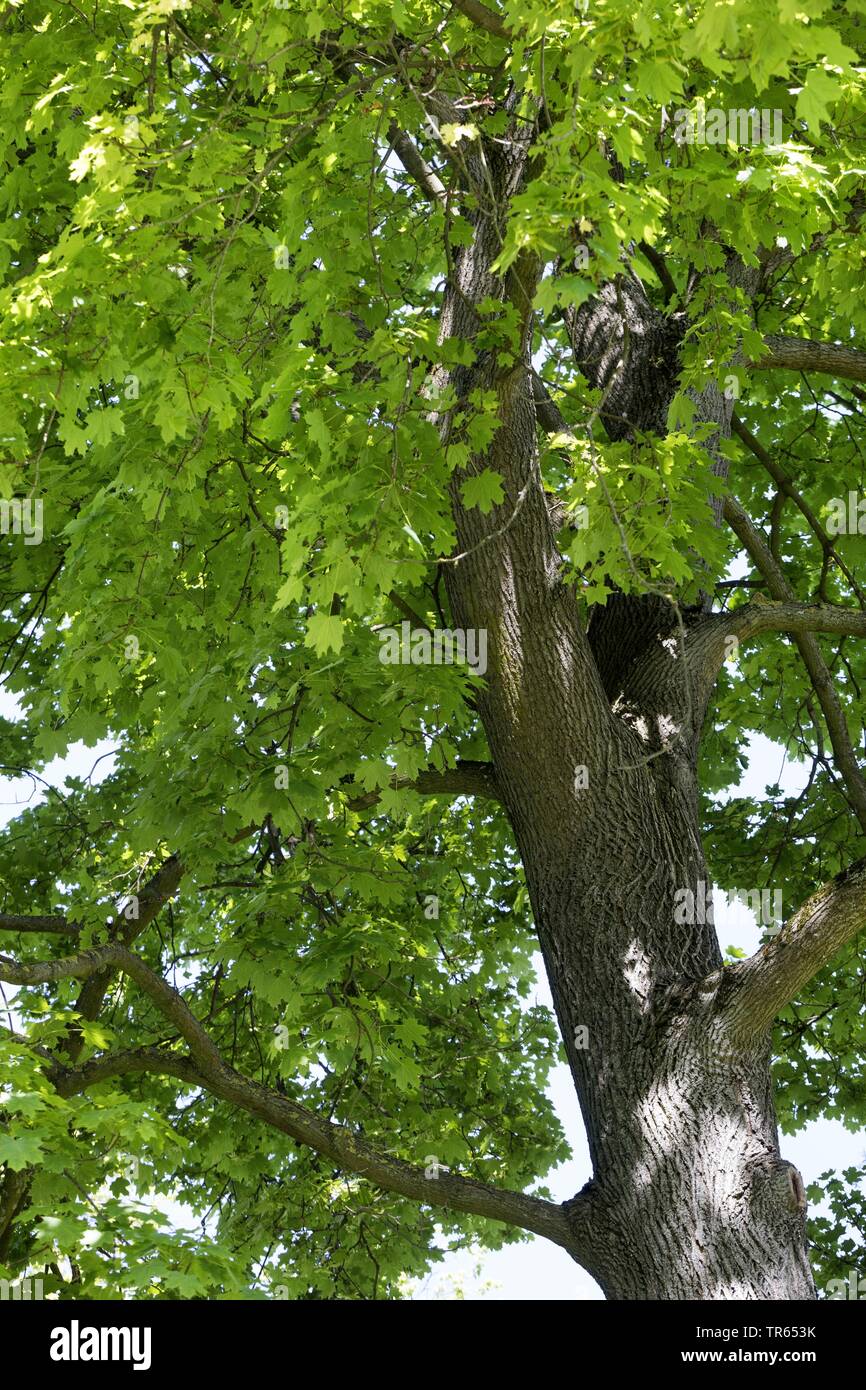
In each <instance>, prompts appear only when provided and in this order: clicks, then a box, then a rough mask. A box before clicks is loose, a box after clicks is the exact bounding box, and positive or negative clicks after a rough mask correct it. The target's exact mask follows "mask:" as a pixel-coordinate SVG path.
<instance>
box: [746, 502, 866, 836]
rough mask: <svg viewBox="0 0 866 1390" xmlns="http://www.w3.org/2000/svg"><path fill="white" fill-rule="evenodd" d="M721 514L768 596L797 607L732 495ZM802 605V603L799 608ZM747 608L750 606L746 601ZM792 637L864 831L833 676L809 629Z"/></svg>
mask: <svg viewBox="0 0 866 1390" xmlns="http://www.w3.org/2000/svg"><path fill="white" fill-rule="evenodd" d="M724 517H725V520H726V521H727V523H728V525H729V526H730V527H731V528H732V530H733V531H734V532H735V533H736V535H737V536H738V537H739V539H740V541H741V542H742V544H743V546H744V548H745V550H746V551H747V553H748V555H749V558H750V559H751V561H752V563H753V565H754V566H755V568H756V569H757V570H758V571H759V572H760V573H761V574H762V575H763V576H764V578H765V579H766V581H767V588H768V589H769V591H770V594H771V596H772V597H773V598H774V599H776V600H777V601H778V602H781V603H785V604H788V603H792V602H793V603H795V606H798V605H796V601H795V599H794V592H793V590H792V588H791V586H790V584H789V583H788V581H787V579H786V578H785V576H784V574H783V573H782V571H781V569H780V568H779V566H778V565H777V564H776V561H775V560H774V558H773V556H772V554H771V553H770V548H769V546H768V545H767V542H766V541H765V540H764V537H763V536H762V535H761V533H760V531H759V530H758V529H757V527H756V526H754V525H753V524H752V522H751V520H750V519H749V517H748V516H747V515H746V513H745V512H744V511H743V508H742V507H741V506H740V504H739V502H737V501H736V499H735V498H733V497H726V498H725V502H724ZM805 606H806V605H803V607H805ZM749 607H752V605H751V604H750V605H749ZM852 616H853V615H852ZM792 636H793V640H794V643H795V645H796V647H797V649H798V651H799V653H800V655H801V656H802V658H803V664H804V665H805V667H806V670H807V671H808V673H809V679H810V681H811V682H812V687H813V689H814V691H815V694H816V695H817V697H818V700H819V702H820V705H821V709H822V710H823V712H824V718H825V720H826V721H827V731H828V733H829V735H830V742H831V744H832V746H833V757H834V761H835V764H836V767H837V768H838V770H839V773H840V775H841V777H842V779H843V781H844V783H845V788H846V792H847V795H848V799H849V801H850V804H851V806H852V808H853V810H854V812H855V814H856V816H857V819H858V820H859V822H860V825H861V827H862V828H863V830H864V831H866V780H864V777H863V773H862V771H861V769H860V765H859V763H858V761H857V756H856V754H855V752H854V748H853V745H852V743H851V735H850V734H849V732H848V724H847V721H846V719H845V712H844V710H843V709H842V706H841V704H840V703H839V697H838V695H837V694H836V690H835V688H834V685H833V678H832V676H831V675H830V671H829V669H828V667H827V663H826V661H825V660H824V657H823V656H822V654H821V649H820V647H819V646H818V643H817V641H816V640H815V637H814V636H813V634H812V632H811V631H808V630H803V629H800V630H799V631H793V632H792Z"/></svg>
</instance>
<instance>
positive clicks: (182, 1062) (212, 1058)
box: [0, 942, 580, 1259]
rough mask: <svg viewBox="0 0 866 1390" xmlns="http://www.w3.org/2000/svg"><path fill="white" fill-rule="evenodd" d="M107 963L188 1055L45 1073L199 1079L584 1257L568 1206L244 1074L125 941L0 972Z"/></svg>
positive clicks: (370, 1167)
mask: <svg viewBox="0 0 866 1390" xmlns="http://www.w3.org/2000/svg"><path fill="white" fill-rule="evenodd" d="M107 966H110V967H111V968H112V969H117V970H121V971H123V972H124V973H125V974H126V975H128V976H129V977H130V978H131V979H132V980H134V981H135V983H136V984H137V985H138V986H139V988H140V989H141V990H142V991H143V993H145V994H147V995H148V997H149V998H150V999H151V1001H152V1002H153V1003H154V1004H155V1005H156V1007H157V1008H158V1009H159V1010H160V1012H161V1013H162V1014H163V1016H164V1017H165V1018H167V1019H168V1020H169V1021H170V1022H171V1023H172V1024H173V1026H174V1027H175V1028H176V1030H177V1032H178V1033H179V1034H180V1035H181V1037H183V1038H184V1039H185V1040H186V1042H187V1044H188V1046H189V1050H190V1054H191V1056H190V1057H189V1058H185V1057H179V1056H177V1055H172V1054H171V1053H166V1052H163V1051H161V1050H160V1049H159V1048H144V1049H137V1050H136V1051H133V1052H127V1053H120V1054H115V1055H114V1056H113V1057H112V1056H111V1055H110V1054H109V1055H108V1056H106V1057H104V1058H98V1059H95V1060H94V1061H92V1062H88V1063H86V1064H85V1065H84V1066H83V1067H81V1068H78V1069H77V1070H75V1069H70V1068H66V1067H61V1066H60V1064H51V1065H50V1066H49V1075H51V1074H52V1071H53V1076H54V1078H55V1079H56V1082H57V1085H58V1087H59V1089H61V1091H62V1092H63V1093H65V1094H72V1093H74V1092H77V1091H80V1090H84V1089H85V1088H86V1087H88V1086H93V1085H96V1084H97V1083H98V1082H100V1081H105V1080H108V1079H109V1078H111V1077H113V1076H118V1075H121V1074H122V1073H123V1072H125V1071H130V1072H136V1071H149V1072H151V1071H152V1072H161V1073H164V1074H166V1075H171V1076H176V1077H178V1078H179V1079H180V1080H182V1081H184V1082H186V1083H187V1084H189V1085H195V1086H202V1087H204V1088H205V1089H206V1090H207V1091H209V1092H211V1093H212V1094H213V1095H215V1096H218V1097H219V1098H220V1099H222V1100H227V1101H229V1102H230V1103H231V1104H233V1105H237V1106H239V1107H240V1108H241V1109H242V1110H246V1111H247V1113H248V1114H251V1115H255V1116H256V1118H257V1119H260V1120H262V1121H264V1123H266V1124H269V1125H271V1126H272V1127H273V1128H275V1129H278V1130H280V1131H281V1132H282V1133H284V1134H288V1135H290V1136H291V1138H293V1139H295V1140H297V1141H298V1142H299V1143H301V1144H306V1145H307V1146H308V1147H309V1148H311V1149H314V1150H315V1152H316V1153H320V1154H323V1155H324V1156H325V1157H326V1158H328V1159H330V1160H331V1161H332V1162H334V1163H336V1164H338V1165H339V1166H340V1167H341V1168H343V1169H345V1170H347V1171H348V1172H351V1173H357V1174H358V1175H359V1176H360V1177H363V1178H365V1179H366V1180H367V1181H368V1182H372V1183H375V1184H376V1185H377V1186H379V1187H381V1188H383V1189H384V1190H385V1191H386V1192H396V1193H398V1194H399V1195H400V1196H403V1197H409V1198H411V1199H413V1200H415V1201H419V1202H425V1203H428V1204H430V1205H431V1206H441V1207H446V1208H447V1209H449V1210H451V1211H462V1212H468V1213H470V1214H471V1215H474V1216H483V1217H488V1218H489V1219H491V1220H494V1221H503V1222H505V1223H506V1224H508V1225H511V1226H519V1227H521V1228H522V1229H524V1230H527V1231H533V1232H534V1233H535V1234H536V1235H541V1236H545V1237H546V1238H547V1239H548V1240H552V1241H554V1242H555V1243H556V1244H557V1245H562V1246H563V1247H564V1248H565V1249H567V1250H568V1251H569V1253H571V1254H572V1255H573V1256H574V1258H575V1259H580V1252H579V1251H578V1250H576V1249H575V1242H576V1237H575V1234H574V1222H573V1220H572V1218H571V1217H570V1216H569V1215H567V1214H566V1212H565V1211H564V1210H563V1208H562V1207H560V1206H557V1205H556V1204H554V1203H553V1202H548V1201H544V1200H543V1199H541V1198H539V1197H530V1196H527V1195H526V1194H524V1193H520V1192H511V1191H505V1190H501V1189H499V1188H495V1187H491V1186H489V1185H488V1184H487V1183H483V1182H478V1181H476V1180H475V1179H473V1178H462V1177H458V1176H457V1175H456V1174H452V1173H448V1172H446V1171H444V1170H441V1171H440V1172H439V1174H438V1176H437V1177H435V1178H434V1177H427V1176H426V1175H425V1171H424V1169H423V1168H419V1167H416V1166H415V1165H413V1164H410V1163H406V1162H404V1161H403V1160H402V1159H399V1158H394V1157H392V1156H391V1155H389V1154H386V1153H382V1152H380V1151H379V1150H377V1149H375V1148H374V1147H373V1146H372V1145H370V1144H368V1143H367V1142H366V1140H364V1139H361V1138H360V1137H359V1136H357V1135H356V1134H354V1133H353V1132H352V1131H351V1130H350V1129H348V1128H346V1127H345V1126H344V1125H338V1124H333V1123H332V1122H331V1121H330V1120H325V1119H323V1118H322V1117H321V1116H319V1115H316V1114H315V1113H314V1112H313V1111H311V1110H307V1109H306V1108H305V1107H304V1106H301V1105H298V1104H297V1103H296V1102H295V1101H292V1100H290V1099H288V1097H286V1096H283V1095H281V1094H280V1093H279V1092H278V1091H275V1090H271V1089H270V1088H269V1087H267V1086H262V1085H260V1084H259V1083H258V1082H256V1081H252V1080H250V1079H249V1078H247V1077H245V1076H242V1075H241V1074H240V1073H239V1072H237V1071H235V1070H234V1068H233V1067H230V1066H229V1065H228V1064H227V1063H226V1062H224V1061H223V1058H222V1057H221V1055H220V1053H219V1050H218V1049H217V1047H216V1044H215V1043H214V1042H213V1040H212V1038H211V1037H210V1035H209V1034H208V1033H207V1031H206V1030H205V1029H204V1028H203V1027H202V1025H201V1023H200V1022H199V1020H198V1019H197V1018H196V1017H195V1015H194V1014H193V1013H192V1011H191V1010H190V1009H189V1007H188V1006H187V1004H186V1002H185V1000H184V999H183V996H182V995H181V994H180V993H179V992H178V991H177V990H175V989H173V988H172V987H171V986H170V985H169V984H167V983H166V981H165V980H163V979H162V978H161V977H160V976H159V975H157V974H156V973H155V972H154V971H153V970H151V969H150V967H149V966H148V965H146V964H145V963H144V961H143V960H141V959H140V957H138V956H136V955H134V954H133V953H132V952H131V951H129V950H127V948H126V947H125V946H123V945H121V944H120V943H119V942H109V943H108V944H107V945H105V946H100V947H97V948H95V949H93V950H89V951H82V952H80V953H79V954H78V955H76V956H69V957H67V958H65V959H63V960H53V961H37V962H28V963H25V964H18V963H16V962H15V961H12V960H10V959H8V958H7V957H5V956H0V979H3V980H6V981H8V982H9V983H11V984H20V985H34V984H45V983H48V982H51V981H55V980H63V979H69V978H87V977H89V976H93V975H95V974H97V973H99V972H100V971H102V970H104V969H105V968H106V967H107Z"/></svg>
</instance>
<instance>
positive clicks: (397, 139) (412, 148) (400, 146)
mask: <svg viewBox="0 0 866 1390" xmlns="http://www.w3.org/2000/svg"><path fill="white" fill-rule="evenodd" d="M388 139H389V141H390V142H391V146H392V148H393V150H394V153H395V154H396V156H397V158H398V159H399V161H400V163H401V164H402V165H403V168H404V169H405V170H406V173H407V174H409V176H410V177H411V178H413V179H414V180H415V182H416V184H417V185H418V187H419V188H420V190H421V192H422V193H423V194H424V196H425V197H426V198H428V199H429V200H430V202H431V203H442V204H443V205H444V204H445V203H447V202H448V190H447V188H446V187H445V185H444V183H443V182H442V180H441V179H440V177H439V175H438V174H437V173H436V171H435V169H431V168H430V165H429V164H428V163H427V161H426V159H425V158H424V157H423V155H422V154H421V152H420V151H419V149H418V147H417V146H416V144H415V143H414V141H413V140H411V139H410V137H409V136H408V135H407V134H406V132H405V130H401V129H400V127H399V126H398V125H396V124H395V125H392V126H391V129H390V130H389V131H388Z"/></svg>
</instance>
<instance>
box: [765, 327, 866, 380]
mask: <svg viewBox="0 0 866 1390" xmlns="http://www.w3.org/2000/svg"><path fill="white" fill-rule="evenodd" d="M764 342H765V343H766V345H767V347H768V348H769V352H768V353H766V354H765V355H764V356H763V357H759V358H758V359H757V361H755V362H750V363H749V366H750V367H751V368H752V369H753V371H762V372H768V371H776V370H778V369H780V368H781V369H782V370H784V371H791V372H825V373H826V374H827V375H828V376H838V377H842V378H844V379H845V380H846V381H866V352H860V351H859V349H858V348H853V347H845V346H843V345H842V344H841V343H821V342H818V341H817V340H816V339H814V338H788V337H785V336H784V335H782V334H779V333H768V334H767V336H766V337H765V338H764Z"/></svg>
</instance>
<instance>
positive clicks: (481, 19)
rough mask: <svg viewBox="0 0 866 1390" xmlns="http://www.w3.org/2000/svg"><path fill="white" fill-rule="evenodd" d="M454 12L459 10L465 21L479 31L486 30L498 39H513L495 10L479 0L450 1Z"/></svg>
mask: <svg viewBox="0 0 866 1390" xmlns="http://www.w3.org/2000/svg"><path fill="white" fill-rule="evenodd" d="M452 4H453V5H454V8H455V10H459V11H460V13H461V14H463V15H465V16H466V18H467V19H471V21H472V23H473V24H474V25H476V27H477V28H479V29H486V30H487V32H488V34H495V35H496V37H497V38H498V39H510V38H512V37H513V35H512V32H511V30H510V29H509V28H508V25H507V24H506V23H505V20H504V19H503V18H502V15H500V14H497V13H496V11H495V10H491V9H488V7H487V6H486V5H482V4H481V0H452Z"/></svg>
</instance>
